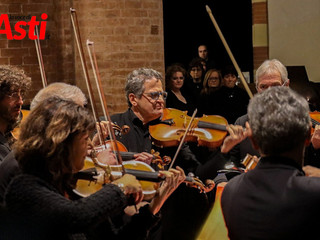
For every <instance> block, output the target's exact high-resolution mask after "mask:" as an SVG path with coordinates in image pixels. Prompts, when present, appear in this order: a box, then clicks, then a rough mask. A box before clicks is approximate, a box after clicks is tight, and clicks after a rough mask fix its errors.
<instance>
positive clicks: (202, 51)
mask: <svg viewBox="0 0 320 240" xmlns="http://www.w3.org/2000/svg"><path fill="white" fill-rule="evenodd" d="M198 57H200V58H202V59H203V60H204V63H203V68H204V71H205V72H206V71H208V70H209V69H213V68H217V67H218V66H217V64H216V62H215V61H214V60H213V59H212V58H209V51H208V47H207V45H204V44H200V45H199V46H198Z"/></svg>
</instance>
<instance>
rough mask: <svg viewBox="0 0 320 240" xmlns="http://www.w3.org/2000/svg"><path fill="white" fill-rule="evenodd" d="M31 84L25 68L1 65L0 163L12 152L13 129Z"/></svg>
mask: <svg viewBox="0 0 320 240" xmlns="http://www.w3.org/2000/svg"><path fill="white" fill-rule="evenodd" d="M30 85H31V79H30V78H29V77H27V76H26V75H25V73H24V71H23V70H21V69H19V68H17V67H13V66H7V65H0V164H1V163H2V161H3V159H4V158H5V157H6V156H7V154H9V153H10V152H11V144H12V142H13V141H14V140H13V136H12V134H11V131H12V130H13V129H14V127H15V126H16V125H17V123H18V121H19V120H20V118H21V117H20V116H21V107H22V104H23V98H24V96H25V94H26V92H27V91H28V89H29V88H30Z"/></svg>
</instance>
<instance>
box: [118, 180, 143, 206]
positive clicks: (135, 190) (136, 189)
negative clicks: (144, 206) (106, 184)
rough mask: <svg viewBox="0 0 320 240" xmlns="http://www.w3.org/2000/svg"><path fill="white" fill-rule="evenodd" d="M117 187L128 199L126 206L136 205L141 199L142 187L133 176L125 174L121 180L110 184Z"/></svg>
mask: <svg viewBox="0 0 320 240" xmlns="http://www.w3.org/2000/svg"><path fill="white" fill-rule="evenodd" d="M112 184H114V185H117V186H118V187H119V188H120V189H121V190H122V192H123V193H124V194H125V195H126V196H127V197H128V205H129V206H130V205H136V204H138V203H139V202H141V201H142V199H143V193H142V187H141V184H140V182H139V181H138V180H137V179H136V177H135V176H133V175H130V174H125V175H123V176H122V177H121V178H119V179H117V180H115V181H113V182H112Z"/></svg>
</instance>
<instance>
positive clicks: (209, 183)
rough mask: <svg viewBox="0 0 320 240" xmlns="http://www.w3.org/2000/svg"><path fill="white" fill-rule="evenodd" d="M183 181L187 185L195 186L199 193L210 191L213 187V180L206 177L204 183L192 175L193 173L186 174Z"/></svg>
mask: <svg viewBox="0 0 320 240" xmlns="http://www.w3.org/2000/svg"><path fill="white" fill-rule="evenodd" d="M185 183H186V185H187V186H188V187H194V188H197V189H198V190H199V191H200V193H207V192H210V191H212V190H213V188H214V187H215V183H214V181H213V180H211V179H207V180H206V184H204V183H203V182H202V181H201V180H200V179H199V178H196V177H194V175H193V173H189V174H188V176H187V177H186V180H185Z"/></svg>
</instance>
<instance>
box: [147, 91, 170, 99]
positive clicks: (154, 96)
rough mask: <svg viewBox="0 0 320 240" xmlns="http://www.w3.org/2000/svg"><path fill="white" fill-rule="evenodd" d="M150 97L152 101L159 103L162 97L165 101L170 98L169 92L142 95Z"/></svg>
mask: <svg viewBox="0 0 320 240" xmlns="http://www.w3.org/2000/svg"><path fill="white" fill-rule="evenodd" d="M144 94H145V95H148V96H149V97H150V98H151V99H152V100H154V101H157V100H158V99H159V97H160V95H161V96H162V97H163V99H164V100H165V99H166V98H167V96H168V93H167V92H149V93H143V94H142V95H144Z"/></svg>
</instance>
